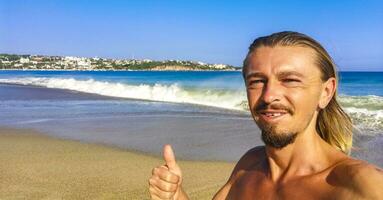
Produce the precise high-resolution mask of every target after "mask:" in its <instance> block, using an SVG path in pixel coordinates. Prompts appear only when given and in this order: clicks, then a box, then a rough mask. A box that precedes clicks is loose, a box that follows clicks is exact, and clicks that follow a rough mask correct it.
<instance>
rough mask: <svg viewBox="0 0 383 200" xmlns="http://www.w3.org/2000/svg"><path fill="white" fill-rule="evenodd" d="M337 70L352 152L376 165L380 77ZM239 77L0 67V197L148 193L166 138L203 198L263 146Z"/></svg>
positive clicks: (194, 192)
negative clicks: (352, 126)
mask: <svg viewBox="0 0 383 200" xmlns="http://www.w3.org/2000/svg"><path fill="white" fill-rule="evenodd" d="M346 75H347V74H346ZM374 76H375V77H377V78H375V79H376V80H374V82H371V80H372V79H373V78H371V77H374ZM345 77H346V78H344V79H341V80H343V82H341V84H340V85H341V86H342V87H341V88H340V91H341V92H342V93H343V94H342V95H343V96H341V97H340V102H341V103H342V104H343V105H344V109H345V111H346V112H348V113H349V114H350V116H351V118H352V120H353V121H354V122H355V125H356V128H355V130H354V147H353V149H352V153H351V156H353V157H355V158H357V159H362V160H365V161H368V162H370V163H372V164H375V165H377V166H379V167H382V166H383V156H382V152H383V145H382V144H383V134H382V131H381V130H382V129H381V128H382V127H383V120H382V116H383V115H382V114H381V112H382V108H383V97H382V95H383V91H381V87H379V84H381V80H380V77H382V76H381V75H380V74H378V75H376V74H373V75H370V76H369V78H368V81H370V82H368V83H365V82H363V81H359V82H356V81H355V80H357V79H360V78H361V77H362V78H363V77H366V76H365V75H358V74H348V75H347V76H345ZM347 77H349V79H347ZM228 80H230V81H228ZM348 80H352V82H350V83H348V82H347V81H348ZM342 83H343V85H342ZM241 84H243V83H242V80H241V74H240V73H238V72H214V73H213V72H65V71H63V72H49V71H47V72H43V71H35V72H34V71H27V72H23V71H1V72H0V115H1V117H0V143H1V144H0V159H1V164H0V180H1V182H0V199H148V198H149V194H148V190H147V188H148V183H147V180H148V178H149V177H150V175H151V169H152V168H153V167H156V166H158V165H162V164H163V163H164V161H163V160H162V157H161V156H162V155H161V153H162V148H163V145H165V144H171V145H172V147H173V149H174V151H175V154H176V158H177V160H178V161H179V164H180V166H181V168H182V170H183V174H184V176H185V177H184V187H185V190H186V192H187V193H188V194H189V195H190V197H191V199H211V198H212V196H213V195H214V194H215V192H216V191H217V190H218V189H219V188H220V187H221V186H222V185H223V184H224V183H225V181H227V179H228V178H229V175H230V172H231V171H232V169H233V167H234V164H235V163H236V162H237V161H238V159H239V158H240V157H241V155H243V154H244V153H245V152H246V151H247V150H249V149H251V148H253V147H255V146H259V145H262V144H263V143H262V140H261V138H260V130H259V128H258V127H257V126H256V125H255V123H254V121H253V119H252V117H251V115H250V113H249V111H248V110H246V104H245V102H246V96H244V94H245V93H244V91H243V88H242V87H239V85H241ZM364 85H367V86H368V88H371V89H370V90H368V89H364V90H360V88H363V87H364ZM357 91H361V92H360V93H356V92H357Z"/></svg>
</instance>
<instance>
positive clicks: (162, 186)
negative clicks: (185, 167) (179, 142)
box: [149, 145, 184, 200]
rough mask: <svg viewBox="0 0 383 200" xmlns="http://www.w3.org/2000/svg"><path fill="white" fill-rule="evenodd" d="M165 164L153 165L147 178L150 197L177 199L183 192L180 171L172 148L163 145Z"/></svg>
mask: <svg viewBox="0 0 383 200" xmlns="http://www.w3.org/2000/svg"><path fill="white" fill-rule="evenodd" d="M164 160H165V165H161V166H158V167H155V168H154V169H153V170H152V177H150V179H149V192H150V196H151V198H152V199H155V200H158V199H171V200H178V199H181V198H182V197H181V196H184V193H183V191H182V189H181V184H182V172H181V168H180V167H179V166H178V165H177V163H176V158H175V156H174V152H173V149H172V147H171V146H170V145H165V146H164Z"/></svg>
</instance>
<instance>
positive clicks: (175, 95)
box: [0, 77, 383, 129]
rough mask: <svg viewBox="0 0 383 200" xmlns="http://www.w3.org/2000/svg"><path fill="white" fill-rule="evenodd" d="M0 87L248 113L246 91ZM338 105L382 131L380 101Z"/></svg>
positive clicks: (28, 81) (50, 83) (345, 99)
mask: <svg viewBox="0 0 383 200" xmlns="http://www.w3.org/2000/svg"><path fill="white" fill-rule="evenodd" d="M0 83H11V84H23V85H35V86H42V87H48V88H57V89H68V90H75V91H79V92H86V93H93V94H99V95H104V96H111V97H122V98H131V99H142V100H152V101H164V102H176V103H190V104H199V105H206V106H212V107H220V108H226V109H232V110H242V111H249V109H248V103H247V99H246V93H245V91H239V90H238V91H233V90H227V91H224V90H214V89H201V88H198V89H186V88H183V87H181V86H179V85H177V84H170V85H163V84H154V85H147V84H140V85H130V84H124V83H115V82H107V81H96V80H93V79H88V80H76V79H73V78H36V77H25V78H11V79H0ZM339 101H340V103H341V104H342V105H343V107H344V109H345V111H346V112H347V113H348V114H349V115H350V116H351V118H352V119H353V121H354V123H355V124H356V125H357V126H359V127H361V128H370V129H371V128H372V129H382V128H383V97H380V96H374V95H369V96H345V95H343V96H340V98H339Z"/></svg>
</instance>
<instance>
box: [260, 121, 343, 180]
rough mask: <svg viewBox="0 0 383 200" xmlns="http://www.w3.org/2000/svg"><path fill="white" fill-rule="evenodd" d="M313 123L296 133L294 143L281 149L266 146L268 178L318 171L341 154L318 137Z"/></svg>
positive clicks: (329, 164) (294, 175) (326, 166)
mask: <svg viewBox="0 0 383 200" xmlns="http://www.w3.org/2000/svg"><path fill="white" fill-rule="evenodd" d="M313 124H314V125H309V126H308V127H307V128H306V130H305V131H303V132H301V133H298V135H297V138H296V139H295V141H294V143H292V144H289V145H287V146H286V147H283V148H282V149H277V148H274V147H270V146H266V155H267V160H268V166H269V170H270V178H271V179H272V180H273V181H275V182H276V181H283V180H287V179H289V178H293V177H296V176H304V175H309V174H314V173H318V172H320V171H323V170H324V169H326V168H328V167H329V166H331V164H333V163H334V162H335V159H334V158H339V157H340V156H342V155H343V154H342V153H340V152H339V151H337V150H336V149H335V148H334V147H332V146H330V145H329V144H328V143H327V142H325V141H324V140H323V139H322V138H320V136H319V135H318V133H317V132H316V129H315V123H313ZM334 155H337V156H334Z"/></svg>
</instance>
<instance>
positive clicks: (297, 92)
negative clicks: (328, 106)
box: [245, 46, 322, 148]
mask: <svg viewBox="0 0 383 200" xmlns="http://www.w3.org/2000/svg"><path fill="white" fill-rule="evenodd" d="M314 55H315V54H314V51H313V50H311V49H309V48H305V47H281V46H276V47H260V48H258V49H257V50H255V51H254V52H252V53H251V54H250V55H249V57H248V68H247V70H246V74H245V82H246V88H247V97H248V101H249V106H250V110H251V114H252V116H253V118H254V120H255V122H256V123H257V125H258V126H259V128H260V129H261V130H262V139H263V140H264V142H265V143H266V145H270V146H273V147H276V148H282V147H284V146H286V145H288V144H290V143H292V142H294V140H295V137H296V136H297V135H298V133H301V132H303V131H304V130H306V129H307V127H315V123H316V116H317V113H316V112H315V111H316V110H317V108H318V103H319V100H320V95H321V91H322V80H321V78H320V77H321V76H320V75H321V73H320V71H319V69H318V67H317V66H316V65H315V57H314ZM309 125H311V126H309ZM312 125H314V126H312Z"/></svg>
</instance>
